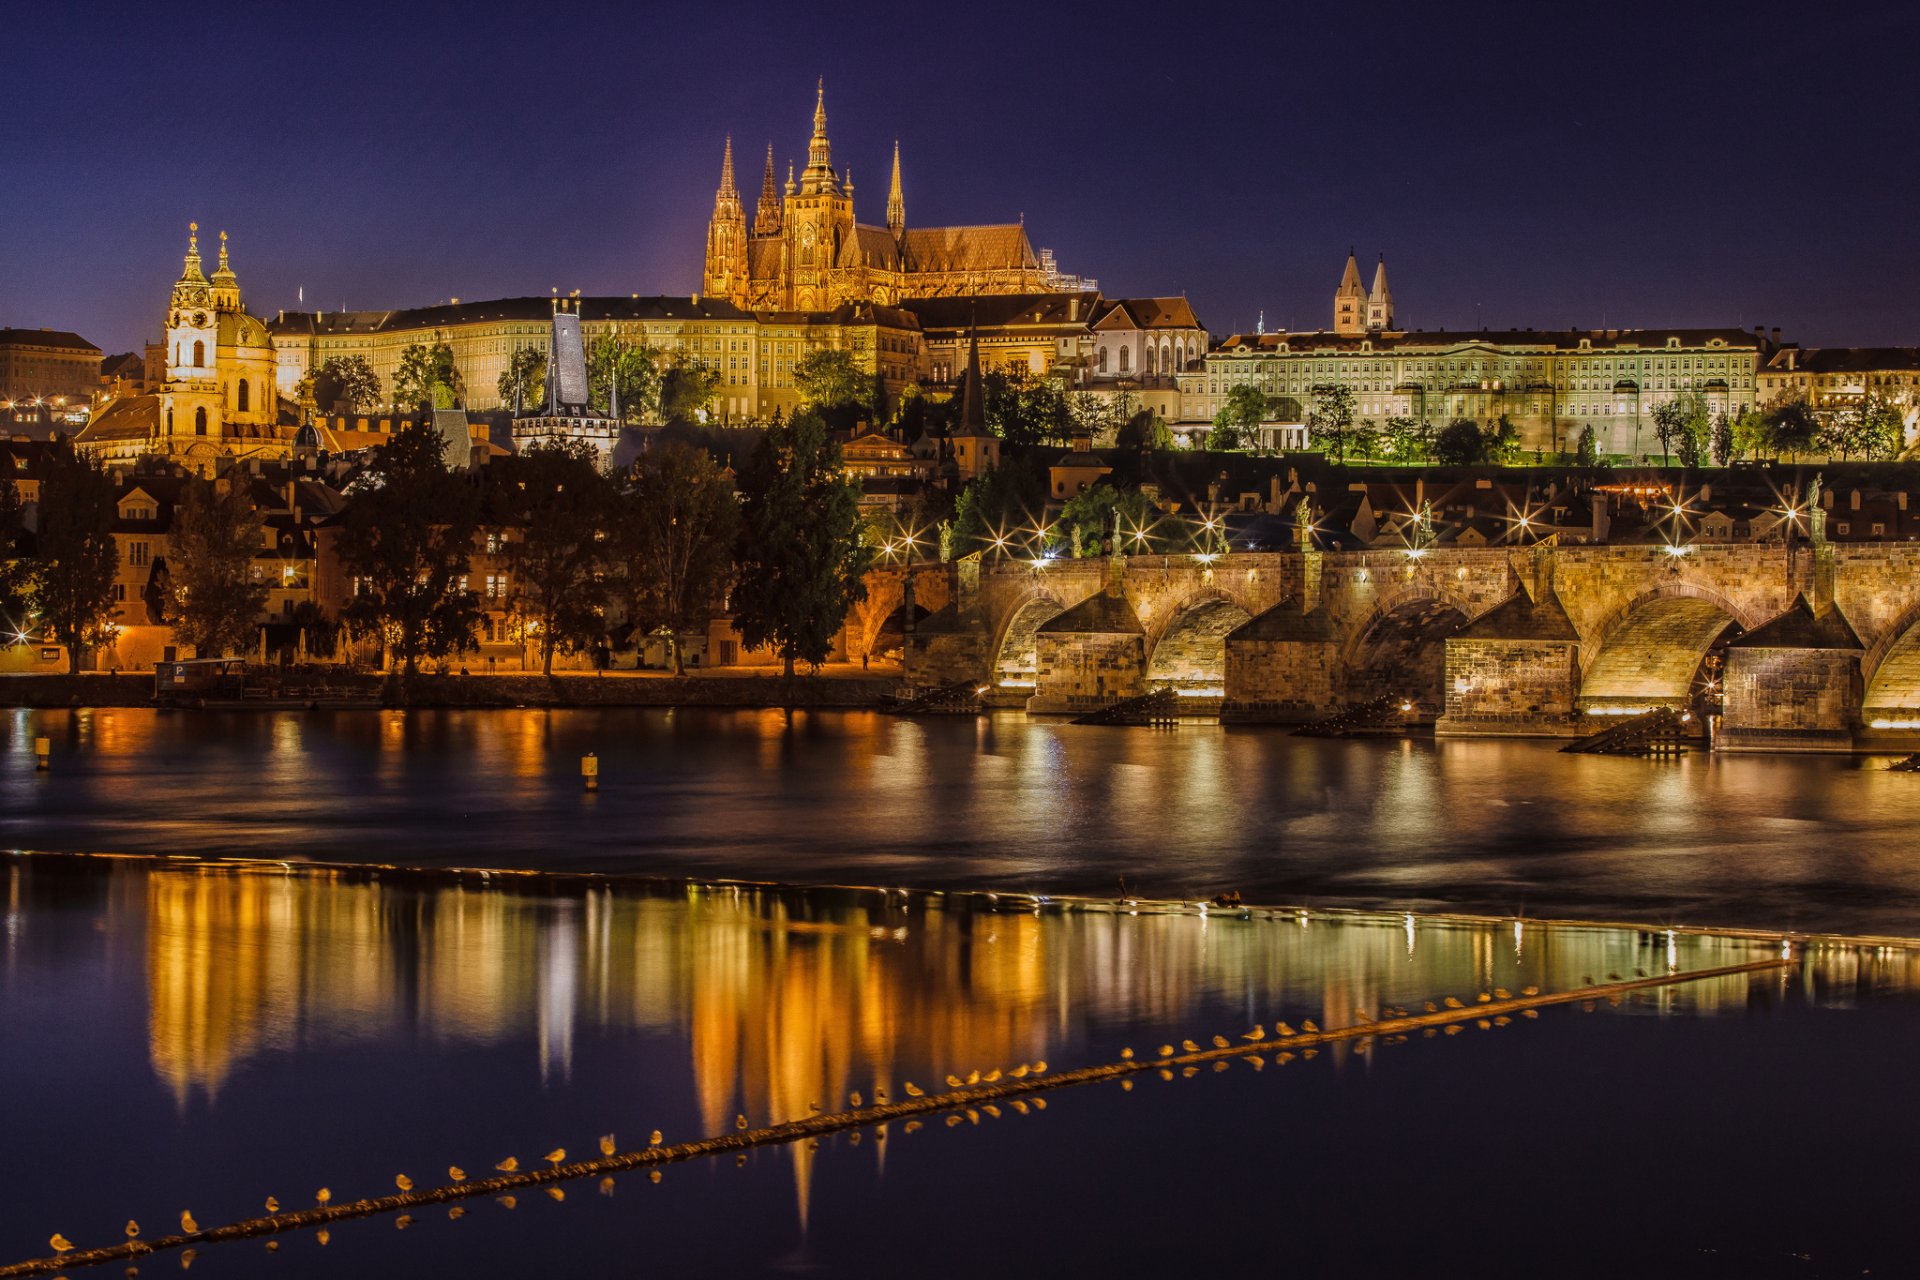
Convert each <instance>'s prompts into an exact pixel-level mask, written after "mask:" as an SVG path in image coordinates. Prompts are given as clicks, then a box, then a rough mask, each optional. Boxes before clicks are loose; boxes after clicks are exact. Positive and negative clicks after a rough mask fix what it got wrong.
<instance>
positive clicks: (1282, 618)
mask: <svg viewBox="0 0 1920 1280" xmlns="http://www.w3.org/2000/svg"><path fill="white" fill-rule="evenodd" d="M1227 639H1228V640H1229V641H1233V640H1291V641H1296V642H1300V643H1305V644H1332V643H1334V642H1335V641H1336V640H1337V639H1338V637H1337V636H1336V635H1335V633H1334V628H1333V623H1332V621H1330V620H1329V619H1328V617H1327V611H1326V610H1325V609H1312V610H1307V609H1303V608H1301V606H1300V601H1299V600H1298V599H1297V598H1295V597H1293V596H1288V597H1287V598H1286V599H1285V600H1282V601H1281V602H1280V603H1279V604H1277V605H1275V606H1273V608H1271V609H1268V610H1267V611H1266V612H1264V613H1262V614H1260V615H1258V616H1257V617H1253V618H1249V619H1248V620H1247V621H1245V622H1243V623H1241V624H1240V625H1239V626H1237V627H1235V628H1234V629H1233V630H1231V631H1229V632H1227Z"/></svg>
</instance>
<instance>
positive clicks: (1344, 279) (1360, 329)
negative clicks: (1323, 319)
mask: <svg viewBox="0 0 1920 1280" xmlns="http://www.w3.org/2000/svg"><path fill="white" fill-rule="evenodd" d="M1366 306H1367V291H1366V290H1365V289H1363V288H1361V286H1360V263H1359V261H1358V259H1356V258H1355V257H1354V252H1353V250H1352V249H1348V250H1347V269H1346V270H1345V271H1343V272H1341V273H1340V287H1339V288H1338V289H1335V290H1334V291H1333V331H1334V332H1335V333H1337V334H1344V335H1348V336H1352V335H1354V334H1359V333H1364V332H1366V325H1367V321H1366Z"/></svg>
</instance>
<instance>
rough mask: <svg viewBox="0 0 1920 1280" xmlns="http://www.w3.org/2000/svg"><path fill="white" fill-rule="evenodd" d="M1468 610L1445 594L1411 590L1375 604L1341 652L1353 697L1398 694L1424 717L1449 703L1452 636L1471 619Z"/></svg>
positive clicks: (1350, 697) (1349, 696) (1360, 699)
mask: <svg viewBox="0 0 1920 1280" xmlns="http://www.w3.org/2000/svg"><path fill="white" fill-rule="evenodd" d="M1467 620H1468V619H1467V613H1466V610H1465V609H1464V608H1463V607H1462V606H1461V605H1459V604H1456V603H1455V602H1453V601H1451V600H1449V599H1447V598H1445V597H1443V596H1430V595H1408V596H1403V597H1401V598H1400V599H1398V600H1396V601H1393V602H1391V603H1388V604H1384V605H1382V606H1381V607H1380V608H1379V609H1376V610H1375V611H1374V612H1373V614H1372V615H1371V616H1370V617H1369V618H1368V619H1367V621H1366V622H1365V623H1363V624H1362V625H1361V626H1360V628H1359V629H1358V630H1356V631H1355V632H1354V634H1353V638H1352V639H1351V640H1349V641H1348V642H1347V646H1346V651H1345V653H1344V654H1343V655H1342V659H1343V660H1342V663H1341V671H1342V675H1343V677H1344V680H1345V694H1346V697H1347V700H1348V701H1351V702H1367V701H1370V700H1372V699H1374V698H1379V697H1388V696H1391V697H1397V698H1400V699H1402V700H1404V701H1408V702H1411V703H1413V704H1414V707H1415V708H1416V709H1417V711H1418V713H1419V715H1421V716H1422V717H1425V718H1432V717H1435V716H1438V715H1439V714H1440V713H1441V712H1442V711H1443V710H1444V709H1445V707H1446V687H1447V637H1448V636H1451V635H1453V634H1454V633H1455V632H1457V631H1459V630H1460V629H1461V628H1462V627H1464V626H1466V625H1467Z"/></svg>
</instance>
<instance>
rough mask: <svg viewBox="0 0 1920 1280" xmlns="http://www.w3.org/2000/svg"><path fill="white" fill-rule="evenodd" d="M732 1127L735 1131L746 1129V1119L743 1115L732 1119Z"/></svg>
mask: <svg viewBox="0 0 1920 1280" xmlns="http://www.w3.org/2000/svg"><path fill="white" fill-rule="evenodd" d="M733 1127H734V1128H736V1129H744V1128H746V1127H747V1118H746V1116H744V1115H738V1116H735V1117H734V1118H733Z"/></svg>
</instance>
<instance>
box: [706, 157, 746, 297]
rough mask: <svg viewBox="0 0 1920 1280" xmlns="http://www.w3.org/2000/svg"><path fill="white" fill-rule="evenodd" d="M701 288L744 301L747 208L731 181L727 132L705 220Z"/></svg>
mask: <svg viewBox="0 0 1920 1280" xmlns="http://www.w3.org/2000/svg"><path fill="white" fill-rule="evenodd" d="M705 291H706V292H707V293H708V294H711V295H712V296H714V297H717V298H726V299H728V300H730V301H733V302H736V303H745V301H746V297H747V211H746V208H745V207H744V206H743V205H742V204H741V203H740V189H739V188H738V187H737V186H735V185H734V181H733V138H732V136H731V135H729V136H728V138H727V148H726V153H725V155H724V156H723V157H722V159H721V161H720V189H719V190H718V191H716V192H714V196H713V218H712V219H711V220H710V221H709V222H708V223H707V269H706V283H705Z"/></svg>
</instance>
